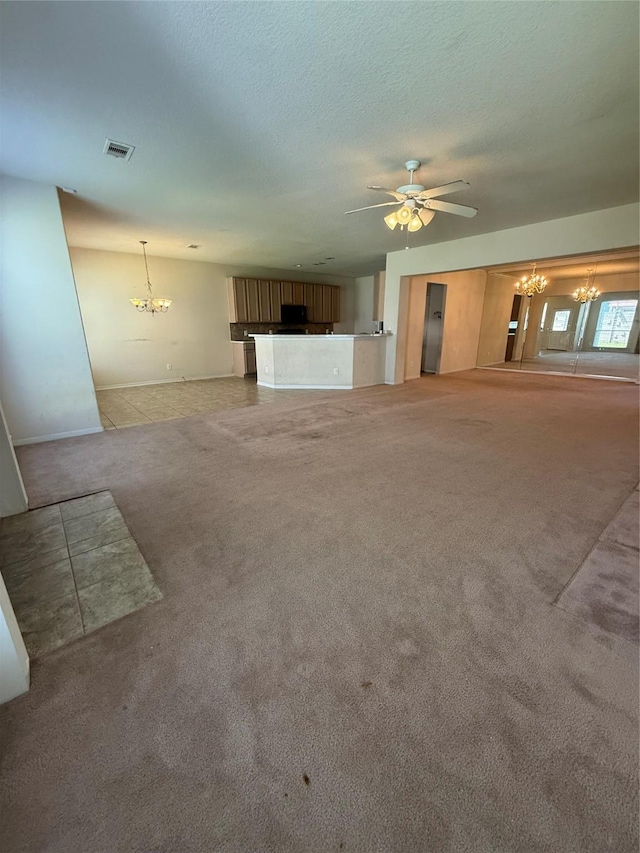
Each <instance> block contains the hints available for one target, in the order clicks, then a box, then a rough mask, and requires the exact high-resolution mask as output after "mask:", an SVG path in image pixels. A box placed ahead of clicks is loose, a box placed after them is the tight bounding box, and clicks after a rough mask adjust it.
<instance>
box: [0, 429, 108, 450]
mask: <svg viewBox="0 0 640 853" xmlns="http://www.w3.org/2000/svg"><path fill="white" fill-rule="evenodd" d="M96 432H104V429H103V428H102V427H101V426H100V427H90V428H89V429H74V430H71V432H57V433H55V434H54V435H37V436H35V437H34V438H18V439H16V440H15V441H14V442H13V446H14V447H21V446H22V445H23V444H41V443H42V442H43V441H57V440H58V439H59V438H75V436H77V435H93V434H94V433H96Z"/></svg>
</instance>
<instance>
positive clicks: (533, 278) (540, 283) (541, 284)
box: [516, 264, 549, 298]
mask: <svg viewBox="0 0 640 853" xmlns="http://www.w3.org/2000/svg"><path fill="white" fill-rule="evenodd" d="M548 284H549V282H548V281H547V279H546V278H545V277H544V276H543V275H539V274H538V273H537V272H536V265H535V264H534V265H533V269H532V270H531V273H530V274H529V275H523V276H522V279H521V280H520V281H518V282H517V283H516V293H518V294H520V296H528V297H529V298H531V297H532V296H535V294H536V293H542V291H543V290H544V289H545V287H546V286H547V285H548Z"/></svg>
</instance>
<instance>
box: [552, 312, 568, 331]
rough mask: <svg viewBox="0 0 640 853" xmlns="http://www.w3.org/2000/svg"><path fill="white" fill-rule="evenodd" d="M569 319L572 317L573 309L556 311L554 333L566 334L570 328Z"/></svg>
mask: <svg viewBox="0 0 640 853" xmlns="http://www.w3.org/2000/svg"><path fill="white" fill-rule="evenodd" d="M569 317H571V309H569V310H568V311H556V313H555V314H554V315H553V326H552V327H551V331H552V332H566V331H567V329H568V328H569Z"/></svg>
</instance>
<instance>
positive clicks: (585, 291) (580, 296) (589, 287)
mask: <svg viewBox="0 0 640 853" xmlns="http://www.w3.org/2000/svg"><path fill="white" fill-rule="evenodd" d="M597 268H598V264H596V265H595V267H590V268H589V269H588V270H587V277H586V279H585V283H584V284H583V285H581V286H580V287H578V288H577V290H574V291H573V294H572V295H573V298H574V299H575V301H576V302H582V304H583V305H584V303H585V302H595V300H596V299H597V298H598V296H600V291H599V290H598V289H597V287H596V286H595V285H594V281H595V278H596V269H597Z"/></svg>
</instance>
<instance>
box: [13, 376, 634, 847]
mask: <svg viewBox="0 0 640 853" xmlns="http://www.w3.org/2000/svg"><path fill="white" fill-rule="evenodd" d="M637 391H638V389H637V388H636V387H634V386H633V385H627V384H624V383H615V382H599V381H597V380H594V381H591V380H586V379H581V380H577V379H575V380H574V379H570V378H566V379H565V378H560V377H545V376H531V375H529V376H527V375H517V374H511V373H499V372H492V371H473V372H470V373H466V374H459V375H457V376H452V377H431V378H428V379H422V380H416V381H415V382H411V383H408V384H407V385H405V386H403V387H399V388H384V387H382V388H373V389H367V390H364V391H358V392H344V393H336V394H327V395H319V396H318V397H311V398H310V397H304V399H302V398H301V399H300V400H299V401H297V402H296V401H294V402H290V401H288V402H286V403H283V404H279V403H275V404H273V405H265V406H259V407H254V408H251V409H239V410H234V411H229V412H224V413H220V414H207V415H202V416H199V417H194V418H188V419H184V420H176V421H170V422H167V423H159V424H153V425H149V426H142V427H133V428H131V429H123V430H117V431H111V432H108V433H104V434H101V435H97V436H96V435H94V436H86V437H82V438H78V439H70V440H65V441H59V442H56V443H52V444H48V445H37V446H31V447H24V448H21V449H20V453H19V457H20V463H21V465H22V470H23V473H24V476H25V479H26V484H27V488H28V491H29V494H30V496H31V499H32V502H33V505H34V506H35V505H38V504H46V503H50V502H54V501H59V500H62V499H66V498H71V497H74V496H76V495H79V494H83V493H85V492H88V491H95V490H97V489H107V488H108V489H110V490H111V491H112V493H113V495H114V497H115V499H116V501H117V504H118V506H119V507H120V508H121V510H122V512H123V515H124V517H125V520H126V522H127V524H128V526H129V528H130V530H131V532H132V534H133V535H134V537H135V539H136V541H137V542H138V544H139V546H140V548H141V551H142V553H143V555H144V557H145V559H146V561H147V563H148V565H149V567H150V569H151V571H152V572H153V574H154V576H155V579H156V581H157V583H158V585H159V586H160V589H161V590H162V592H163V595H164V598H163V600H162V601H159V602H157V603H156V604H153V605H150V606H149V607H146V608H145V609H143V610H141V611H139V612H137V613H135V614H132V615H131V616H128V617H126V618H124V619H122V620H120V621H118V622H115V623H112V624H111V625H108V626H106V627H105V628H103V629H101V630H99V631H97V632H96V633H94V634H92V635H90V636H88V637H86V638H84V639H81V640H79V641H78V642H77V643H73V644H71V645H69V646H67V647H65V648H64V649H61V650H59V651H57V652H54V653H52V654H50V655H48V656H45V657H43V658H42V659H41V660H40V661H37V662H36V665H35V666H34V670H33V686H32V690H31V692H30V693H29V694H27V695H26V696H25V697H22V698H20V699H18V700H16V701H14V702H13V703H10V704H9V705H7V706H4V707H2V708H0V726H1V734H2V750H3V766H2V780H3V802H2V804H1V807H0V824H1V825H0V837H1V838H2V839H3V843H4V847H5V848H6V849H7V850H11V851H29V853H36V851H38V853H40V851H47V853H58V852H59V853H143V851H144V853H192V851H199V852H200V851H201V853H213V851H215V853H218V851H221V852H222V853H245V852H246V853H257V851H260V853H267V852H268V853H276V851H278V853H279V851H287V853H288V851H291V852H292V853H293V851H301V853H304V852H305V851H313V853H315V851H317V853H324V851H332V850H336V851H337V850H345V851H361V853H405V851H406V853H417V851H434V853H443V852H444V851H456V853H457V851H473V852H474V853H477V851H504V853H514V851H522V853H534V851H553V853H558V851H562V853H572V851H575V853H578V851H580V853H583V851H593V853H602V851H615V853H627V851H629V853H630V851H634V853H635V851H636V850H637V844H638V834H637V772H636V771H637V747H638V743H637V731H638V728H637V695H638V681H637V660H636V657H637V654H636V653H637V647H636V646H635V645H633V644H631V643H628V642H625V641H624V640H623V639H621V638H619V637H615V636H613V635H611V634H609V633H607V632H606V631H603V630H600V629H598V628H597V627H595V626H592V625H590V624H588V623H587V622H585V621H583V620H582V619H580V618H578V617H577V616H576V615H574V614H571V613H568V612H565V611H563V610H562V609H561V608H559V607H557V606H554V605H553V604H552V602H553V601H554V599H555V598H556V597H557V596H558V594H559V593H560V592H561V590H562V589H563V588H564V587H565V585H566V584H567V582H568V581H569V580H570V579H571V577H572V576H573V575H574V573H575V572H576V570H577V569H578V567H579V566H580V565H581V563H582V561H583V560H584V558H585V557H586V555H587V554H588V553H589V552H590V551H591V549H592V547H593V545H594V544H595V543H596V541H597V540H598V539H599V537H600V535H601V533H602V532H603V530H604V529H605V528H606V526H607V524H608V522H609V521H610V520H611V519H612V518H613V517H614V516H615V515H616V513H617V512H618V510H619V509H620V507H621V506H622V505H623V503H624V502H625V500H626V499H627V498H628V496H629V495H630V494H631V493H632V492H633V489H634V487H635V486H636V484H637V479H638V467H637V464H638V460H637V448H638V424H637Z"/></svg>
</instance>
